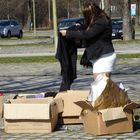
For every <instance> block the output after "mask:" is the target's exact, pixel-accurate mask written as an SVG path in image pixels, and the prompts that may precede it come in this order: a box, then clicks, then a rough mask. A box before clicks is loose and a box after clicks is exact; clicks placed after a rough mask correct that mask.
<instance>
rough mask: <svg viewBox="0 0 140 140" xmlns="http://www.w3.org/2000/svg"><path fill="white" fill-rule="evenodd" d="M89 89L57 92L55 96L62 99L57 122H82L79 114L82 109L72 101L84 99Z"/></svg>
mask: <svg viewBox="0 0 140 140" xmlns="http://www.w3.org/2000/svg"><path fill="white" fill-rule="evenodd" d="M88 94H89V90H68V91H66V92H59V93H58V94H57V95H56V97H55V98H56V99H57V98H62V99H63V101H64V110H63V112H62V113H61V114H60V115H59V121H58V123H59V124H79V123H82V121H81V119H79V116H80V114H81V111H82V109H81V108H80V107H79V106H77V105H76V104H75V103H74V102H77V101H81V100H86V99H87V96H88Z"/></svg>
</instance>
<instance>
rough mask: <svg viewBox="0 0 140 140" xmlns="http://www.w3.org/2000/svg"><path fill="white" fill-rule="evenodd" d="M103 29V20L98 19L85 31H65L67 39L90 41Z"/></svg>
mask: <svg viewBox="0 0 140 140" xmlns="http://www.w3.org/2000/svg"><path fill="white" fill-rule="evenodd" d="M104 29H105V23H104V20H102V19H98V20H97V21H96V22H95V24H94V25H92V27H91V28H89V29H88V30H85V31H79V32H77V31H66V37H67V38H78V39H90V38H94V37H96V36H97V35H99V34H100V33H102V31H104Z"/></svg>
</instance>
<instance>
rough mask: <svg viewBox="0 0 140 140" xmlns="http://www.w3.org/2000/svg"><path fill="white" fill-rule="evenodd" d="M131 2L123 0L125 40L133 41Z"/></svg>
mask: <svg viewBox="0 0 140 140" xmlns="http://www.w3.org/2000/svg"><path fill="white" fill-rule="evenodd" d="M130 6H131V5H130V0H123V39H124V40H131V39H132V25H131V11H130Z"/></svg>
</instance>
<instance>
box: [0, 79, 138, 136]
mask: <svg viewBox="0 0 140 140" xmlns="http://www.w3.org/2000/svg"><path fill="white" fill-rule="evenodd" d="M89 92H90V91H89V90H69V91H65V92H59V93H57V94H56V95H55V96H54V97H48V96H45V94H38V95H37V94H36V95H26V96H25V95H24V96H17V98H16V99H11V100H9V102H7V103H4V113H3V114H4V115H3V116H4V128H5V132H7V133H29V132H30V133H50V132H52V131H54V129H55V127H56V126H57V125H58V124H61V125H63V124H67V125H68V124H81V123H83V126H84V130H85V132H86V133H90V134H94V135H104V134H113V133H125V132H133V109H135V108H137V107H138V106H139V105H138V104H136V103H134V102H132V101H131V100H130V99H129V98H128V96H127V93H126V92H125V91H123V90H122V89H121V88H119V87H118V86H117V85H116V84H115V83H114V82H113V81H111V80H110V79H108V80H107V85H106V86H105V88H104V90H103V92H102V94H101V95H100V96H99V97H98V98H97V99H96V100H95V101H87V98H88V96H89ZM46 94H47V93H46ZM2 97H3V96H0V102H1V103H2ZM0 107H2V106H0ZM0 113H2V108H0Z"/></svg>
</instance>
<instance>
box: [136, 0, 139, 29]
mask: <svg viewBox="0 0 140 140" xmlns="http://www.w3.org/2000/svg"><path fill="white" fill-rule="evenodd" d="M139 8H140V1H139V0H136V22H135V25H136V27H138V26H139V16H140V13H139V12H140V10H139Z"/></svg>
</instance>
